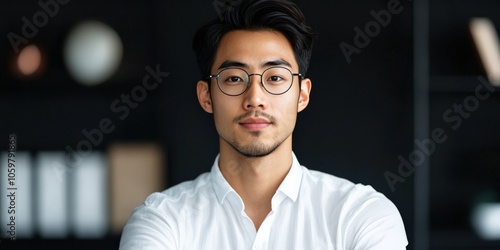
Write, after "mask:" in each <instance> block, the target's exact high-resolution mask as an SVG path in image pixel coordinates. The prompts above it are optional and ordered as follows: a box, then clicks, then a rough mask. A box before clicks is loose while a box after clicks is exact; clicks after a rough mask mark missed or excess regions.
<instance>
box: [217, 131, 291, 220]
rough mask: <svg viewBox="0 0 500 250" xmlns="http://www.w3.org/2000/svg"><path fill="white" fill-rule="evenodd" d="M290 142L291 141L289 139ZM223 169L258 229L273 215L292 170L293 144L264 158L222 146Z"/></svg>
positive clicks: (221, 164)
mask: <svg viewBox="0 0 500 250" xmlns="http://www.w3.org/2000/svg"><path fill="white" fill-rule="evenodd" d="M287 140H291V138H288V139H287ZM219 166H220V170H221V172H222V175H223V176H224V178H225V179H226V180H227V181H228V182H229V184H230V185H231V187H232V188H233V189H234V190H235V191H236V192H237V193H238V195H239V196H240V197H241V198H242V200H243V202H244V204H245V212H246V213H247V215H248V216H249V217H250V218H251V219H252V220H253V222H254V224H255V226H256V229H257V230H258V228H259V226H260V224H261V223H262V221H263V220H264V218H265V217H266V216H267V214H268V213H269V212H270V211H271V199H272V197H273V195H274V194H275V193H276V190H277V189H278V187H279V185H280V184H281V182H282V181H283V179H284V178H285V176H286V175H287V173H288V171H289V170H290V167H291V166H292V150H291V143H290V142H284V143H283V144H282V145H281V146H280V147H278V148H277V149H276V150H275V151H274V152H272V153H271V154H269V155H267V156H263V157H246V156H243V155H241V154H240V153H238V152H236V150H234V149H233V148H232V147H231V146H230V145H227V144H226V143H225V142H221V153H220V157H219Z"/></svg>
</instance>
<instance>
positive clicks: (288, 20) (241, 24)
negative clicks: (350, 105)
mask: <svg viewBox="0 0 500 250" xmlns="http://www.w3.org/2000/svg"><path fill="white" fill-rule="evenodd" d="M221 1H222V0H221ZM225 1H226V2H225V5H224V6H215V7H216V8H217V7H225V8H224V9H222V10H221V9H218V10H217V12H218V14H219V16H218V18H216V19H214V20H212V21H211V22H209V23H207V24H205V25H204V26H202V27H200V28H199V29H198V31H197V32H196V34H195V36H194V38H193V50H194V51H195V53H196V59H197V62H198V67H199V68H200V71H201V74H202V79H205V78H206V77H207V76H208V75H210V73H211V72H210V69H211V67H212V65H213V63H214V60H215V55H216V53H217V49H218V47H219V43H220V41H221V39H222V37H223V36H224V35H225V34H226V33H228V32H230V31H233V30H273V31H278V32H281V33H282V34H283V35H284V36H285V37H286V38H287V39H288V41H289V42H290V44H291V46H292V49H293V52H294V54H295V60H296V61H297V64H298V66H299V71H300V73H302V74H305V73H306V71H307V68H308V67H309V60H310V58H311V51H312V44H313V41H314V37H315V34H314V33H313V31H312V29H311V27H309V26H308V25H307V24H306V22H305V17H304V15H303V14H302V12H301V11H300V9H299V8H298V7H297V5H296V4H294V3H292V2H290V1H288V0H225ZM219 10H220V11H219Z"/></svg>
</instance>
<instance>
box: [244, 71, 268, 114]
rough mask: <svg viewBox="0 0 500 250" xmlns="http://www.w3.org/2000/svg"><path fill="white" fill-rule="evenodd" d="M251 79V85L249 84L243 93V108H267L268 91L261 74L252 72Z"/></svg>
mask: <svg viewBox="0 0 500 250" xmlns="http://www.w3.org/2000/svg"><path fill="white" fill-rule="evenodd" d="M249 81H250V83H249V84H250V86H248V89H247V90H246V91H245V93H244V94H243V95H244V100H243V108H244V109H245V110H251V109H256V108H260V109H262V110H265V109H266V108H267V99H266V98H267V96H266V93H267V92H266V90H265V89H264V87H263V86H262V84H261V75H260V74H251V75H250V79H249Z"/></svg>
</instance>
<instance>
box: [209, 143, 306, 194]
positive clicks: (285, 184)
mask: <svg viewBox="0 0 500 250" xmlns="http://www.w3.org/2000/svg"><path fill="white" fill-rule="evenodd" d="M219 157H220V155H217V157H216V158H215V162H214V164H213V165H212V170H211V172H210V175H211V176H212V180H213V188H214V191H215V195H216V196H217V199H218V200H219V202H220V203H223V202H224V200H225V199H226V196H227V195H228V194H229V193H231V192H234V193H236V191H234V189H233V188H232V187H231V185H229V183H228V182H227V181H226V179H225V178H224V176H222V173H221V171H220V168H219ZM292 158H293V159H292V167H291V168H290V170H289V171H288V174H287V175H286V176H285V179H284V180H283V181H282V182H281V184H280V186H279V187H278V191H277V192H282V193H283V194H285V195H286V196H288V197H289V198H290V199H292V200H293V201H294V202H295V201H296V200H297V196H298V194H299V190H300V183H301V180H302V168H301V166H300V163H299V161H298V160H297V157H296V156H295V154H294V153H293V152H292Z"/></svg>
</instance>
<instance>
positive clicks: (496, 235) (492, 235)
mask: <svg viewBox="0 0 500 250" xmlns="http://www.w3.org/2000/svg"><path fill="white" fill-rule="evenodd" d="M471 219H472V226H473V228H474V229H475V230H476V232H477V234H478V235H479V236H480V237H481V238H483V239H485V240H500V203H482V204H479V205H477V206H476V207H475V208H474V210H473V212H472V218H471Z"/></svg>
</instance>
